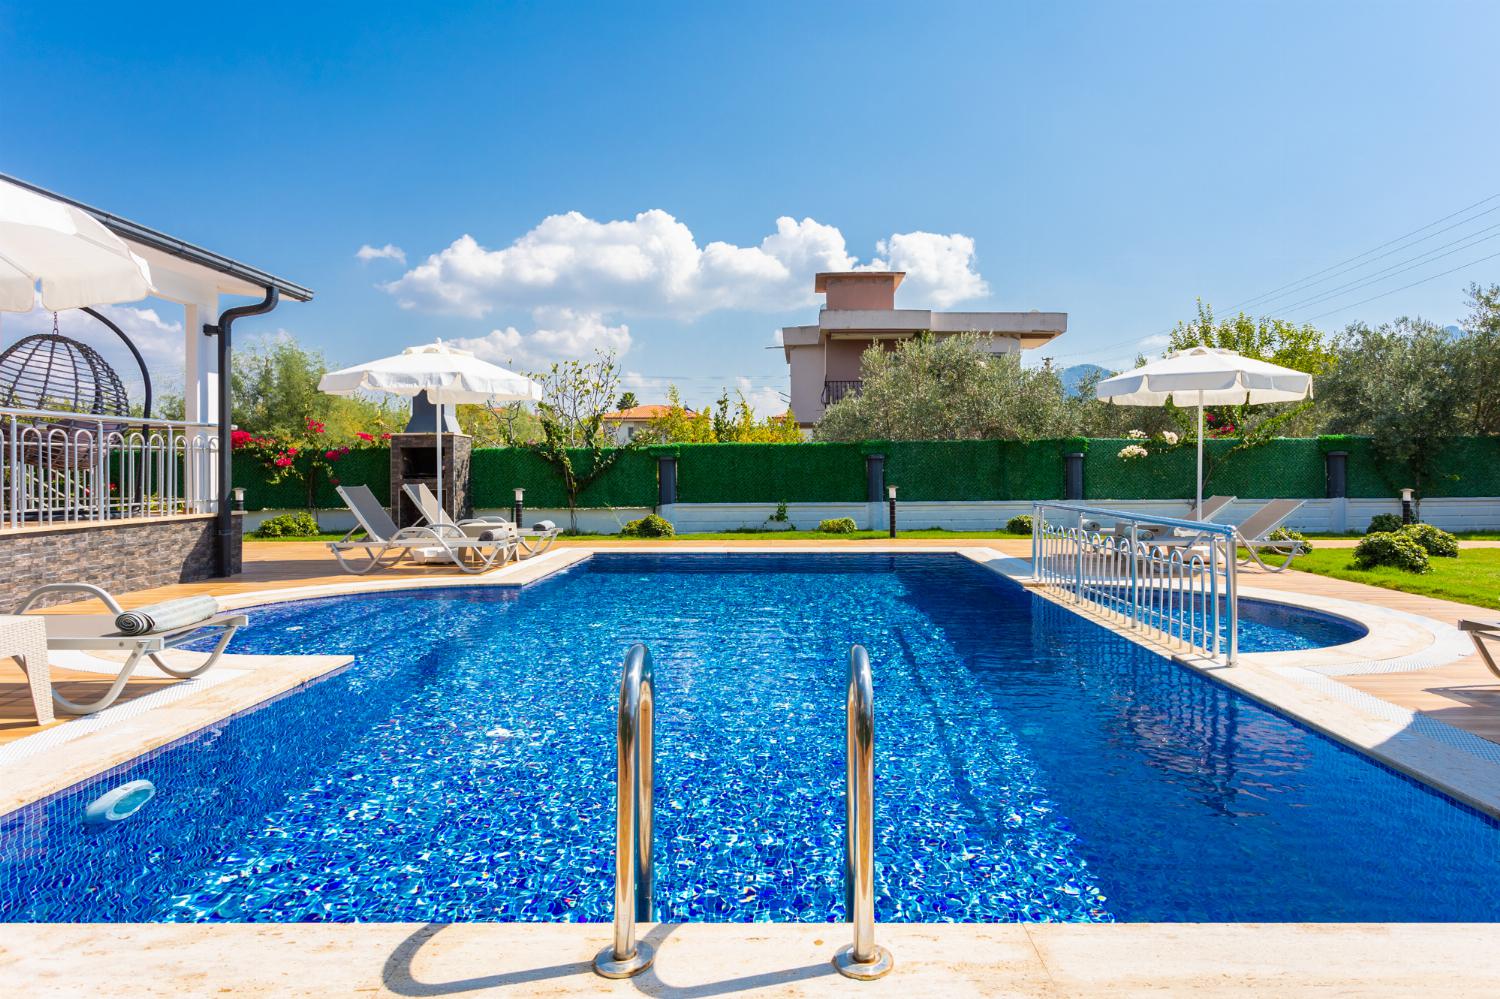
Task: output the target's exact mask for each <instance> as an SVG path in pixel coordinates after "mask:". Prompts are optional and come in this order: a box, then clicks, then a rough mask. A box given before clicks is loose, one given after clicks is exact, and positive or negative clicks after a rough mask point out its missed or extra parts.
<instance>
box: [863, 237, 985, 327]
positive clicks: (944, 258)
mask: <svg viewBox="0 0 1500 999" xmlns="http://www.w3.org/2000/svg"><path fill="white" fill-rule="evenodd" d="M875 252H876V253H877V254H879V257H878V258H877V259H875V260H874V261H872V262H871V263H870V264H869V265H867V267H866V268H865V269H868V270H891V271H905V272H906V278H905V279H904V280H903V281H902V283H901V291H902V297H903V298H905V299H906V300H907V301H910V302H915V303H918V304H919V305H920V306H927V305H931V306H934V307H936V308H939V309H946V308H948V307H949V306H950V305H953V304H955V303H957V302H962V301H965V300H966V299H973V298H983V297H984V296H985V295H988V294H989V293H990V286H989V284H988V283H986V282H985V280H984V278H982V277H980V276H979V272H978V271H977V270H975V260H974V240H973V239H971V238H970V237H968V236H964V235H961V234H959V233H952V234H950V235H946V236H945V235H942V234H941V233H936V232H901V233H896V234H895V235H894V236H891V237H890V238H889V239H882V240H881V241H880V242H879V243H877V244H875Z"/></svg>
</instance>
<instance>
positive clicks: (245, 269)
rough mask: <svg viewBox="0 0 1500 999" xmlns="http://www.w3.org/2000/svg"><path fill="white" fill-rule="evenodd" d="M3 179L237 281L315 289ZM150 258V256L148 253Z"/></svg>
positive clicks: (285, 290) (293, 291)
mask: <svg viewBox="0 0 1500 999" xmlns="http://www.w3.org/2000/svg"><path fill="white" fill-rule="evenodd" d="M0 179H3V180H8V181H10V182H11V183H12V184H15V185H16V186H17V187H24V188H26V189H27V190H28V191H35V192H36V193H37V194H41V195H44V196H46V197H48V198H51V199H52V200H54V201H60V202H62V203H63V204H66V205H72V206H73V207H74V208H78V209H81V210H82V211H85V212H88V213H89V214H90V215H92V216H93V217H94V218H95V219H97V220H98V221H99V223H100V224H101V225H103V226H104V228H106V229H108V230H109V231H110V232H113V233H114V234H115V235H116V236H119V237H120V238H121V239H123V240H125V241H126V242H127V243H131V244H134V245H135V246H140V247H145V248H147V249H148V250H155V251H157V252H160V253H164V254H166V255H167V256H168V257H176V258H177V259H179V260H183V261H186V262H188V263H190V264H196V265H198V266H199V267H206V268H208V269H209V270H211V271H217V272H218V273H220V274H224V275H227V276H228V277H230V278H234V279H235V280H236V281H242V282H245V283H247V284H249V285H252V286H254V288H255V289H262V288H275V289H276V290H277V291H279V292H280V293H281V294H283V295H285V296H286V297H287V298H290V299H293V300H295V301H298V302H310V301H312V297H313V292H312V289H310V288H304V287H302V285H300V284H294V283H292V282H291V281H288V280H286V279H285V278H279V277H277V276H276V275H274V274H268V273H266V272H265V271H263V270H261V269H260V268H258V267H251V266H250V265H249V264H242V263H240V262H239V261H238V260H232V259H230V258H229V257H226V256H224V255H223V254H221V253H215V252H214V251H213V250H206V249H204V248H203V247H201V246H196V245H194V244H192V243H189V242H187V241H186V240H182V239H178V238H177V237H176V236H169V235H167V234H166V233H164V232H160V231H158V230H156V229H152V228H150V227H149V226H144V225H141V224H140V223H139V222H132V221H130V220H129V219H126V218H121V217H120V216H118V215H116V214H114V213H113V212H107V211H105V210H104V209H102V208H95V207H93V206H92V205H86V204H84V203H83V202H81V201H78V200H75V199H73V198H70V197H68V196H67V195H63V194H58V193H57V192H55V191H49V190H47V189H46V188H45V187H39V186H38V185H36V184H33V183H30V182H29V181H25V180H22V179H21V178H19V177H12V176H10V175H9V174H5V173H0ZM147 259H148V262H149V261H150V257H149V256H148V257H147ZM230 290H231V292H232V293H234V294H241V293H248V291H247V290H246V289H243V288H239V287H235V288H233V289H230Z"/></svg>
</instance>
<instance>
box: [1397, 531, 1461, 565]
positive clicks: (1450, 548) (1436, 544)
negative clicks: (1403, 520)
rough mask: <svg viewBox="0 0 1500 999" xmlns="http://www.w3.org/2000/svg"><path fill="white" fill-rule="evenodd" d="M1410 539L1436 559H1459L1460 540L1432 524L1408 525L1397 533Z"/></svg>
mask: <svg viewBox="0 0 1500 999" xmlns="http://www.w3.org/2000/svg"><path fill="white" fill-rule="evenodd" d="M1396 533H1397V534H1399V535H1400V536H1401V537H1403V538H1410V539H1411V540H1412V541H1414V542H1416V543H1417V544H1418V545H1420V546H1421V547H1422V550H1423V551H1425V552H1426V553H1427V554H1428V555H1431V556H1433V557H1435V558H1458V538H1456V537H1454V536H1453V535H1451V534H1449V533H1448V532H1447V531H1445V530H1443V529H1442V528H1440V527H1433V526H1432V525H1431V524H1407V525H1406V526H1405V527H1403V528H1401V530H1399V531H1397V532H1396Z"/></svg>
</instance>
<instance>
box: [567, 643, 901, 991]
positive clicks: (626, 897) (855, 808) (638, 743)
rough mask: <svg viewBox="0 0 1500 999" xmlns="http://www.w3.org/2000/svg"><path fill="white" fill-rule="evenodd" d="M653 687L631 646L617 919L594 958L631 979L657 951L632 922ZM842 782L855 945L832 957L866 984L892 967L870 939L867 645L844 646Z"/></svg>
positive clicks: (622, 711)
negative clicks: (845, 682) (845, 685)
mask: <svg viewBox="0 0 1500 999" xmlns="http://www.w3.org/2000/svg"><path fill="white" fill-rule="evenodd" d="M655 712H656V688H655V685H654V684H653V682H652V663H651V650H650V649H648V648H646V646H644V645H640V644H636V645H632V646H631V647H630V650H629V651H628V652H626V653H625V668H624V671H623V673H622V675H621V677H620V703H619V709H618V712H617V714H616V719H615V729H616V745H615V923H614V941H613V942H612V943H611V944H610V945H609V946H607V947H605V948H604V949H603V950H601V951H600V952H599V953H598V954H596V955H595V956H594V970H595V971H596V972H598V973H599V974H600V975H603V976H604V977H605V978H630V977H632V976H634V975H638V974H640V973H641V972H643V971H645V970H646V969H647V968H649V967H651V962H652V961H653V960H655V958H656V954H655V952H654V951H653V950H652V948H651V945H650V944H648V943H646V942H645V941H644V940H637V939H636V935H635V924H636V923H637V922H640V921H644V922H649V921H651V919H652V918H653V908H652V898H651V893H652V861H653V856H652V853H653V847H654V844H653V841H652V832H653V830H652V826H653V822H652V819H653V809H654V805H653V794H654V790H655V788H654V784H655V777H656V773H655V763H656V756H655V744H654V739H655V731H654V721H655ZM844 745H845V751H846V753H847V756H848V764H847V777H846V782H845V802H844V806H845V818H846V821H847V828H846V829H845V831H844V904H845V908H846V910H847V911H848V913H849V921H850V922H852V923H853V924H854V942H853V943H852V944H851V945H850V946H848V947H845V948H844V949H842V950H840V951H839V952H838V953H837V954H836V955H834V958H833V964H834V967H835V968H837V969H838V971H839V973H840V974H841V975H844V976H846V977H848V978H855V979H860V980H863V981H869V980H872V979H876V978H881V977H883V976H884V975H886V974H888V973H889V972H890V970H891V968H893V967H894V966H895V962H894V961H893V960H892V959H891V955H890V952H889V951H887V950H886V949H885V948H884V947H880V946H878V945H877V944H876V943H875V693H874V684H873V683H872V681H871V678H870V657H869V655H868V654H867V653H866V652H865V649H864V646H861V645H855V646H852V647H850V649H849V687H848V692H847V695H846V697H845V701H844Z"/></svg>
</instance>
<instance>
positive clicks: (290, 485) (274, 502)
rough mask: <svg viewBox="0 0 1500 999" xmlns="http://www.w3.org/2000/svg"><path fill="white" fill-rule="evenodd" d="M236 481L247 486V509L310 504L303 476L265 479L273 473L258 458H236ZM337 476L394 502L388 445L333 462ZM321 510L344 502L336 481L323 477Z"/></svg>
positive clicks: (318, 501)
mask: <svg viewBox="0 0 1500 999" xmlns="http://www.w3.org/2000/svg"><path fill="white" fill-rule="evenodd" d="M233 467H234V475H233V480H234V484H235V485H236V486H243V487H244V488H245V508H246V509H247V510H300V509H302V508H304V507H305V506H307V485H306V484H305V483H304V482H303V481H302V480H301V479H295V478H286V479H283V480H281V481H280V482H276V483H272V482H267V481H266V480H267V479H268V478H269V477H270V472H269V471H268V470H267V469H266V467H265V466H264V465H262V464H261V463H260V461H259V460H257V459H255V458H249V457H245V456H242V455H236V456H235V458H234V466H233ZM333 474H334V477H335V478H337V479H338V480H339V482H341V483H344V484H346V485H366V486H369V487H370V491H371V492H373V493H374V494H375V495H376V496H377V497H378V498H379V499H380V502H382V503H384V504H386V505H387V506H389V505H390V502H391V495H390V494H391V451H390V449H389V448H384V447H372V448H360V449H358V450H355V451H350V452H349V453H348V454H346V455H344V456H343V457H342V458H340V459H339V460H338V462H337V463H336V464H335V465H334V472H333ZM315 505H316V506H317V508H318V509H320V510H336V509H339V508H341V507H343V505H344V501H343V500H341V499H339V494H338V493H336V492H334V484H333V483H331V482H328V481H327V480H326V479H322V478H321V476H320V481H319V482H318V492H317V497H316V503H315Z"/></svg>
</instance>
